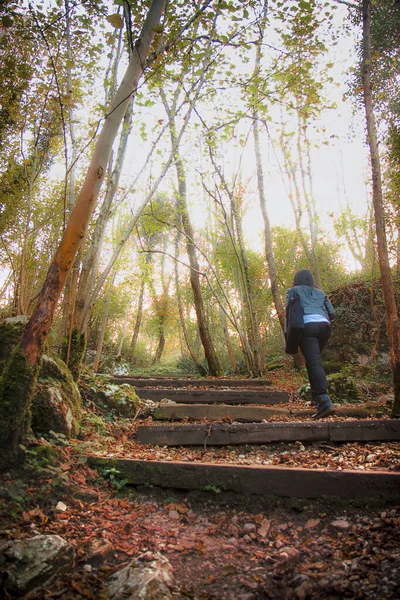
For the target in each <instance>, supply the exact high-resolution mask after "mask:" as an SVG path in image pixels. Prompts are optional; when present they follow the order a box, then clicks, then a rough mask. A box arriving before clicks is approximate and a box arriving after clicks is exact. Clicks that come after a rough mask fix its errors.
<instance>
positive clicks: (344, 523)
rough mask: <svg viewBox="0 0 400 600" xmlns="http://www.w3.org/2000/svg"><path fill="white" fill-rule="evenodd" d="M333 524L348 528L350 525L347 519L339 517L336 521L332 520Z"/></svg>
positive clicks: (340, 527) (339, 527)
mask: <svg viewBox="0 0 400 600" xmlns="http://www.w3.org/2000/svg"><path fill="white" fill-rule="evenodd" d="M331 525H332V526H333V527H337V528H338V529H348V528H349V527H350V523H349V522H348V521H346V520H345V519H337V520H336V521H332V523H331Z"/></svg>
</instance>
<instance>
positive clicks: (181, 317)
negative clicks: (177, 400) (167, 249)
mask: <svg viewBox="0 0 400 600" xmlns="http://www.w3.org/2000/svg"><path fill="white" fill-rule="evenodd" d="M179 239H180V234H179V232H177V235H176V237H175V262H174V269H175V291H176V299H177V303H178V310H179V320H180V322H181V327H182V332H183V337H184V340H185V343H186V348H187V349H188V351H189V354H190V357H191V359H192V360H193V362H194V363H195V364H196V366H197V368H198V370H199V372H200V373H201V374H202V375H206V374H207V372H206V370H205V368H204V367H203V365H202V364H201V362H200V359H199V358H198V356H197V355H196V353H195V352H194V350H193V348H192V344H191V343H190V339H189V332H188V330H187V327H186V321H185V315H184V312H183V303H182V294H181V287H180V284H179V272H178V256H179V254H178V249H179Z"/></svg>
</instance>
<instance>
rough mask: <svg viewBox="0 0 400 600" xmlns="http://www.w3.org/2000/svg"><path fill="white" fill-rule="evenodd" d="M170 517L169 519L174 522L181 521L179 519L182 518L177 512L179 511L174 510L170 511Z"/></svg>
mask: <svg viewBox="0 0 400 600" xmlns="http://www.w3.org/2000/svg"><path fill="white" fill-rule="evenodd" d="M168 517H169V518H170V519H172V521H179V519H180V518H181V516H180V514H179V513H178V511H177V510H174V509H172V510H170V511H169V513H168Z"/></svg>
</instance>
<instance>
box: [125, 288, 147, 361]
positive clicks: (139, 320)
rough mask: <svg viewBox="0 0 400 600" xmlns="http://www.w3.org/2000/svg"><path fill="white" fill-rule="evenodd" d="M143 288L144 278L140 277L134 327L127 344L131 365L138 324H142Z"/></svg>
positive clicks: (137, 337) (137, 336)
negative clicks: (128, 344) (129, 341)
mask: <svg viewBox="0 0 400 600" xmlns="http://www.w3.org/2000/svg"><path fill="white" fill-rule="evenodd" d="M144 288H145V282H144V279H142V281H141V282H140V289H139V296H138V306H137V313H136V319H135V327H134V328H133V334H132V338H131V343H130V346H129V360H130V362H131V363H132V364H133V365H134V364H135V350H136V344H137V341H138V339H139V332H140V326H141V324H142V317H143V300H144Z"/></svg>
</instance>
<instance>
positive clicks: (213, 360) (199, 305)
mask: <svg viewBox="0 0 400 600" xmlns="http://www.w3.org/2000/svg"><path fill="white" fill-rule="evenodd" d="M161 97H162V99H163V103H164V106H165V110H166V112H167V115H168V118H169V125H170V136H171V143H172V147H173V148H175V167H176V174H177V180H178V212H179V213H180V215H181V218H182V225H183V230H184V232H185V235H186V251H187V254H188V258H189V264H190V284H191V286H192V292H193V300H194V307H195V311H196V316H197V325H198V328H199V334H200V339H201V343H202V345H203V348H204V354H205V357H206V361H207V364H208V369H209V371H210V374H211V375H214V376H215V377H220V376H221V375H223V370H222V367H221V365H220V362H219V360H218V357H217V354H216V352H215V349H214V345H213V343H212V339H211V335H210V332H209V329H208V324H207V319H206V313H205V309H204V303H203V297H202V294H201V285H200V275H199V272H200V267H199V263H198V260H197V255H196V248H195V245H194V241H193V240H194V231H193V227H192V224H191V222H190V217H189V211H188V208H187V194H186V174H185V169H184V166H183V161H182V159H181V157H180V155H179V148H178V136H177V133H176V127H175V119H174V111H173V110H171V109H170V108H169V107H168V104H167V101H166V97H165V94H164V93H162V92H161Z"/></svg>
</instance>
